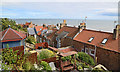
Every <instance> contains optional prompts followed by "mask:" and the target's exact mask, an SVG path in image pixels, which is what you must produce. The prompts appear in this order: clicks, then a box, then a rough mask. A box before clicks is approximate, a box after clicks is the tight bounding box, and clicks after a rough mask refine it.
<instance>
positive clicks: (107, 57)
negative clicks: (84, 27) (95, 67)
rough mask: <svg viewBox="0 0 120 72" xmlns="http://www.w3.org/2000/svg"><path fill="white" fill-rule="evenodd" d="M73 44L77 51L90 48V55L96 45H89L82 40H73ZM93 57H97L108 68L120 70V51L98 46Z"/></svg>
mask: <svg viewBox="0 0 120 72" xmlns="http://www.w3.org/2000/svg"><path fill="white" fill-rule="evenodd" d="M72 44H73V46H74V48H75V50H77V51H79V52H80V51H81V50H82V49H84V51H85V48H88V51H89V52H88V54H89V55H90V50H89V49H93V50H95V46H93V45H89V44H84V43H82V42H78V41H72ZM90 56H91V57H93V58H94V59H95V60H96V59H97V63H98V64H102V65H104V66H105V67H106V68H107V69H108V70H120V53H117V52H114V51H110V50H106V49H103V48H100V47H96V54H95V57H94V56H92V55H90Z"/></svg>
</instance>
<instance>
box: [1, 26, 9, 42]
mask: <svg viewBox="0 0 120 72" xmlns="http://www.w3.org/2000/svg"><path fill="white" fill-rule="evenodd" d="M8 30H9V28H8V29H7V31H6V32H5V34H4V35H3V37H2V39H1V40H3V38H4V36H5V35H6V33H7V32H8Z"/></svg>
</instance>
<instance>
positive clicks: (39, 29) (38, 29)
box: [35, 26, 43, 31]
mask: <svg viewBox="0 0 120 72" xmlns="http://www.w3.org/2000/svg"><path fill="white" fill-rule="evenodd" d="M42 28H43V26H35V29H36V31H41V30H42Z"/></svg>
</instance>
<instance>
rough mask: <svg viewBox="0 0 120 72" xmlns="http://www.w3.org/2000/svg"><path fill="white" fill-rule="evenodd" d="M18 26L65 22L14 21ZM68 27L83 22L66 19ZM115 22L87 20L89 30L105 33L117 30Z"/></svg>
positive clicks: (52, 20) (50, 20)
mask: <svg viewBox="0 0 120 72" xmlns="http://www.w3.org/2000/svg"><path fill="white" fill-rule="evenodd" d="M14 20H15V21H16V23H17V24H25V22H32V23H33V24H37V25H42V24H46V25H51V24H54V25H56V24H59V23H62V22H63V19H14ZM65 20H66V23H67V25H68V26H76V27H78V25H79V24H80V23H81V22H82V21H83V20H82V19H65ZM115 25H116V24H115V23H114V20H86V27H87V29H91V30H97V31H104V32H111V33H112V32H113V29H114V28H115Z"/></svg>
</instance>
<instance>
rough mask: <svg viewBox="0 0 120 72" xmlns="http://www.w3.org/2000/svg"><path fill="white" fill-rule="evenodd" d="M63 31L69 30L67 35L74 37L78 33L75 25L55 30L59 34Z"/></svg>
mask: <svg viewBox="0 0 120 72" xmlns="http://www.w3.org/2000/svg"><path fill="white" fill-rule="evenodd" d="M63 31H65V32H69V34H68V35H67V36H69V37H74V36H75V35H76V34H77V33H78V31H79V30H78V28H76V27H69V26H64V27H62V28H61V29H60V30H59V31H58V32H57V34H60V33H62V32H63Z"/></svg>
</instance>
